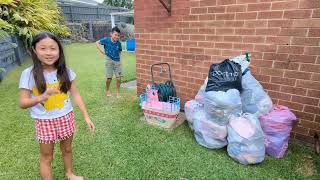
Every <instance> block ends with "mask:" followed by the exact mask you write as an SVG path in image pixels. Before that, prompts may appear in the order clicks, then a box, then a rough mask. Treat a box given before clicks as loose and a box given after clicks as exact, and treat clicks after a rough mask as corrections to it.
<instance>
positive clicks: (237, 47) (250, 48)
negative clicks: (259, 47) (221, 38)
mask: <svg viewBox="0 0 320 180" xmlns="http://www.w3.org/2000/svg"><path fill="white" fill-rule="evenodd" d="M253 48H254V45H253V44H233V49H235V50H244V51H247V52H248V51H253Z"/></svg>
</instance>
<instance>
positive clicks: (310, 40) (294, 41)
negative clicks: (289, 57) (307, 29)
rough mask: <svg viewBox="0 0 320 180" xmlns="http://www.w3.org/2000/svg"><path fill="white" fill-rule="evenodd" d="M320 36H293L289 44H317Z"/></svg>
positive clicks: (319, 41)
mask: <svg viewBox="0 0 320 180" xmlns="http://www.w3.org/2000/svg"><path fill="white" fill-rule="evenodd" d="M319 43H320V38H301V37H293V38H292V41H291V44H298V45H306V46H318V44H319Z"/></svg>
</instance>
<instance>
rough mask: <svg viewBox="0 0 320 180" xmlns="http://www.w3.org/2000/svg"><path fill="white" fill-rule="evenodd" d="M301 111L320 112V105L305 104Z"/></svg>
mask: <svg viewBox="0 0 320 180" xmlns="http://www.w3.org/2000/svg"><path fill="white" fill-rule="evenodd" d="M303 111H304V112H308V113H313V114H320V107H319V106H318V107H316V106H308V105H306V106H305V107H304V109H303Z"/></svg>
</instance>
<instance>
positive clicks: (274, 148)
mask: <svg viewBox="0 0 320 180" xmlns="http://www.w3.org/2000/svg"><path fill="white" fill-rule="evenodd" d="M259 119H260V124H261V127H262V129H263V132H264V133H265V145H266V152H267V154H269V155H270V156H272V157H274V158H282V157H283V156H284V155H285V153H286V151H287V149H288V141H289V137H290V132H291V129H292V124H293V121H296V120H297V118H296V116H295V115H294V114H293V113H292V112H291V111H290V110H289V108H288V107H286V106H281V105H274V106H273V107H272V110H271V112H270V113H269V114H266V115H264V116H261V117H260V118H259Z"/></svg>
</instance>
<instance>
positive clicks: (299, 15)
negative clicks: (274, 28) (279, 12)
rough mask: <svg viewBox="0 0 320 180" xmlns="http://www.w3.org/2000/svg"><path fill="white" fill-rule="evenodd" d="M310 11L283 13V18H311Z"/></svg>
mask: <svg viewBox="0 0 320 180" xmlns="http://www.w3.org/2000/svg"><path fill="white" fill-rule="evenodd" d="M311 13H312V11H311V10H290V11H284V15H283V18H286V19H306V18H310V17H311Z"/></svg>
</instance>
